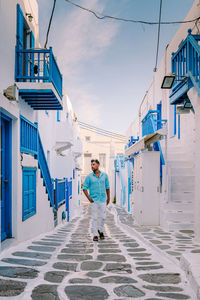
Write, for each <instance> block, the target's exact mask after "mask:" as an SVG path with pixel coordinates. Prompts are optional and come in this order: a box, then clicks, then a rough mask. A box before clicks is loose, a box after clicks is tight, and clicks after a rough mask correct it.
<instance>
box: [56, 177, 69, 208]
mask: <svg viewBox="0 0 200 300" xmlns="http://www.w3.org/2000/svg"><path fill="white" fill-rule="evenodd" d="M66 182H67V181H66V178H64V179H57V178H56V179H55V208H56V209H57V210H58V208H59V206H60V205H61V204H63V203H65V201H66Z"/></svg>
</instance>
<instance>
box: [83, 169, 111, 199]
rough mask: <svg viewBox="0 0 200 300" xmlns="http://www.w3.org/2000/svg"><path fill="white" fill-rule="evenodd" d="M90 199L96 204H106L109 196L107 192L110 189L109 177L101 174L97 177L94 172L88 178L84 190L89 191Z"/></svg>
mask: <svg viewBox="0 0 200 300" xmlns="http://www.w3.org/2000/svg"><path fill="white" fill-rule="evenodd" d="M88 189H89V194H90V197H91V198H92V200H93V201H94V202H106V200H107V194H106V190H108V189H110V186H109V180H108V175H107V174H106V173H103V172H101V173H100V176H99V177H97V175H96V174H94V173H93V172H92V173H90V174H89V175H88V176H87V177H86V178H85V182H84V185H83V190H88Z"/></svg>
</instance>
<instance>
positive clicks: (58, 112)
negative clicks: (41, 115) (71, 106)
mask: <svg viewBox="0 0 200 300" xmlns="http://www.w3.org/2000/svg"><path fill="white" fill-rule="evenodd" d="M57 122H60V110H57Z"/></svg>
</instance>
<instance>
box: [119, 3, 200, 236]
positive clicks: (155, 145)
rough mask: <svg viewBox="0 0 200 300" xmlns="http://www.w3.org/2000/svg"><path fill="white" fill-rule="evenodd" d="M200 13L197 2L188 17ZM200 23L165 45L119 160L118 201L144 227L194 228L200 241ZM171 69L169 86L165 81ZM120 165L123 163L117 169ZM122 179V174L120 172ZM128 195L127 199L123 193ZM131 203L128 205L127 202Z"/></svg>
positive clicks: (182, 28) (186, 26)
mask: <svg viewBox="0 0 200 300" xmlns="http://www.w3.org/2000/svg"><path fill="white" fill-rule="evenodd" d="M199 15H200V3H199V1H198V0H196V1H194V3H193V5H192V7H191V9H190V11H189V12H188V14H187V16H186V18H185V20H193V19H196V18H198V17H199ZM199 28H200V22H199V20H197V21H196V22H191V23H184V24H181V25H180V27H179V29H178V31H177V33H176V34H175V36H174V37H173V39H172V40H171V42H170V43H169V44H168V45H167V46H166V49H165V52H164V54H163V57H162V59H161V62H160V65H159V67H158V69H157V71H156V72H155V73H154V75H153V79H152V82H151V85H150V87H149V89H148V90H147V92H146V94H145V95H144V98H143V100H142V102H141V105H140V108H139V111H138V116H137V117H136V119H135V120H133V122H132V123H131V125H130V126H129V128H128V130H127V149H126V151H125V157H121V158H120V157H119V158H118V159H117V160H116V173H117V174H121V176H122V178H123V182H124V185H125V191H124V192H123V186H122V185H121V181H120V179H118V185H119V187H118V190H119V191H118V199H119V200H118V204H120V205H122V206H124V207H126V209H127V210H128V211H129V212H130V213H132V214H134V216H135V221H136V222H137V223H139V224H141V225H161V226H163V227H164V228H166V229H168V230H170V229H194V230H195V238H196V239H197V240H200V196H199V195H200V184H199V179H200V150H199V149H200V85H199V82H200V68H199V61H200V33H199ZM172 73H173V77H174V78H175V81H174V83H173V86H172V88H171V89H163V88H161V85H162V83H163V79H164V77H165V76H166V75H170V74H172ZM119 166H120V167H119ZM118 177H119V175H118ZM123 193H124V196H123V197H124V198H123V197H122V196H121V195H123ZM128 201H129V203H128Z"/></svg>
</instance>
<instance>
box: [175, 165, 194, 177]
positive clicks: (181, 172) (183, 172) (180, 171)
mask: <svg viewBox="0 0 200 300" xmlns="http://www.w3.org/2000/svg"><path fill="white" fill-rule="evenodd" d="M194 171H195V170H194V168H192V167H191V168H185V167H177V168H174V167H171V175H172V176H194Z"/></svg>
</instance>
